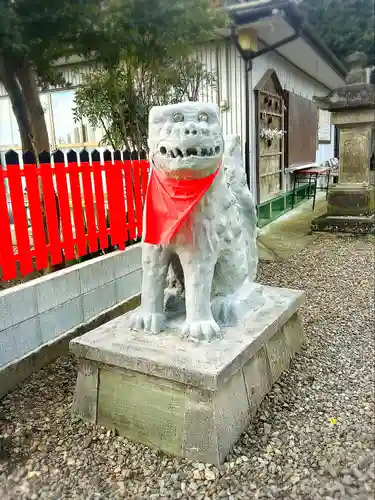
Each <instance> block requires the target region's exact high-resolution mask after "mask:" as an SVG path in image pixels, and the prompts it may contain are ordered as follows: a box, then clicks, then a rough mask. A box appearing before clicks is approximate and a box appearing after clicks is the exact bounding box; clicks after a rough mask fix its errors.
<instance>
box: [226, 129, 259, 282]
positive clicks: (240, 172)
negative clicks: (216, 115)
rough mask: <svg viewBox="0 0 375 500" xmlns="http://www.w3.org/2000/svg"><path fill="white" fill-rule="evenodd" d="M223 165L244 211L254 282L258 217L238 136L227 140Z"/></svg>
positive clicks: (249, 258) (250, 266)
mask: <svg viewBox="0 0 375 500" xmlns="http://www.w3.org/2000/svg"><path fill="white" fill-rule="evenodd" d="M223 165H224V170H225V173H226V176H227V182H228V184H229V186H230V187H231V189H232V191H233V193H234V194H235V196H236V198H237V201H238V204H239V205H240V206H241V208H242V210H243V214H244V224H245V229H246V233H247V234H248V241H247V245H248V252H247V254H248V265H249V280H250V281H254V280H255V277H256V273H257V268H258V250H257V234H258V228H257V223H258V217H257V212H256V207H255V203H254V199H253V196H252V194H251V192H250V190H249V188H248V186H247V181H246V173H245V169H244V166H243V161H242V152H241V144H240V137H239V136H238V135H235V136H228V137H226V138H225V151H224V157H223Z"/></svg>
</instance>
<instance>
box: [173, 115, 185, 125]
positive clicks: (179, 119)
mask: <svg viewBox="0 0 375 500" xmlns="http://www.w3.org/2000/svg"><path fill="white" fill-rule="evenodd" d="M173 121H174V122H175V123H177V122H183V121H184V115H183V114H182V113H175V114H174V115H173Z"/></svg>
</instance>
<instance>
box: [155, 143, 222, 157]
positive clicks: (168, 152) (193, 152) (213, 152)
mask: <svg viewBox="0 0 375 500" xmlns="http://www.w3.org/2000/svg"><path fill="white" fill-rule="evenodd" d="M159 152H160V154H161V155H162V156H165V157H166V158H189V157H191V156H193V157H194V156H195V157H197V158H206V157H210V156H217V155H219V154H220V152H221V148H220V146H216V147H215V148H186V149H180V148H173V149H168V148H166V147H165V146H160V148H159Z"/></svg>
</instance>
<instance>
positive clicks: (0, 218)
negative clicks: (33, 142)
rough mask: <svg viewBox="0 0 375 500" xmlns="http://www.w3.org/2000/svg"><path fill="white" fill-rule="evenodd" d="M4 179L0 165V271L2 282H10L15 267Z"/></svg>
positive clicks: (13, 275) (15, 275) (15, 269)
mask: <svg viewBox="0 0 375 500" xmlns="http://www.w3.org/2000/svg"><path fill="white" fill-rule="evenodd" d="M6 179H7V171H6V170H3V167H2V166H1V163H0V234H1V244H0V270H1V273H2V276H3V279H4V280H11V279H14V278H16V277H17V267H16V259H15V255H14V250H13V243H12V232H11V228H10V220H9V214H8V203H7V198H6V191H5V182H6Z"/></svg>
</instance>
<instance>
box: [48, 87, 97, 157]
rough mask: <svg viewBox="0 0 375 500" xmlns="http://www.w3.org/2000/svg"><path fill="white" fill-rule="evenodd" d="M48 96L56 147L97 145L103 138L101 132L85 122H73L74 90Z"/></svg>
mask: <svg viewBox="0 0 375 500" xmlns="http://www.w3.org/2000/svg"><path fill="white" fill-rule="evenodd" d="M50 96H51V107H52V116H53V127H54V136H55V145H56V146H57V147H59V146H65V145H82V146H83V145H84V144H92V145H94V144H97V143H99V141H100V140H101V138H102V136H103V134H102V131H101V130H93V129H92V128H91V127H90V125H89V124H88V123H87V122H86V121H82V122H75V121H74V115H73V109H74V107H75V104H74V90H64V91H60V92H51V94H50Z"/></svg>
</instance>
